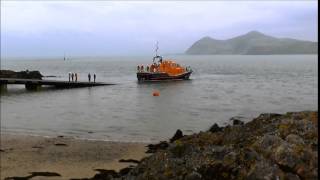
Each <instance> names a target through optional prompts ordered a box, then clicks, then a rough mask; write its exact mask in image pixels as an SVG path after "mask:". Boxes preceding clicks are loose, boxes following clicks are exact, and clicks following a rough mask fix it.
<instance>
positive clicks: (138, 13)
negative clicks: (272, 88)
mask: <svg viewBox="0 0 320 180" xmlns="http://www.w3.org/2000/svg"><path fill="white" fill-rule="evenodd" d="M317 12H318V6H317V1H281V2H278V1H200V2H197V1H191V2H190V1H173V2H169V1H153V2H151V1H138V2H132V1H120V2H116V1H92V2H89V1H76V2H73V1H49V2H43V1H28V2H22V1H13V2H10V1H1V56H61V55H63V53H64V52H66V53H67V54H69V55H74V56H84V55H91V56H104V55H149V54H150V55H151V54H153V53H154V46H155V42H156V41H159V45H160V49H159V50H160V53H183V52H184V51H185V50H186V49H187V48H188V47H189V46H190V45H192V43H193V42H195V41H196V40H198V39H200V38H202V37H204V36H211V37H213V38H216V39H228V38H232V37H234V36H237V35H241V34H244V33H247V32H248V31H251V30H258V31H260V32H262V33H265V34H269V35H272V36H276V37H291V38H297V39H303V40H311V41H317V39H318V33H317V31H318V29H317V26H318V24H317Z"/></svg>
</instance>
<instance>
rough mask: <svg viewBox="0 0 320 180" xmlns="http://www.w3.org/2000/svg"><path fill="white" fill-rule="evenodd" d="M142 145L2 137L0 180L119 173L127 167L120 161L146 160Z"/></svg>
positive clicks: (83, 176) (79, 176)
mask: <svg viewBox="0 0 320 180" xmlns="http://www.w3.org/2000/svg"><path fill="white" fill-rule="evenodd" d="M145 146H146V144H144V143H126V142H109V141H93V140H78V139H73V138H69V137H56V138H46V137H40V136H27V135H11V134H1V148H0V149H1V152H0V153H1V175H0V176H1V179H4V178H6V177H12V176H18V177H22V176H28V175H30V173H29V172H55V173H58V174H60V175H61V177H34V178H32V180H34V179H57V180H60V179H70V178H88V177H92V176H94V175H95V174H96V171H94V169H113V170H119V169H121V168H124V167H127V166H128V165H130V163H119V162H118V161H119V160H120V159H136V160H140V159H141V158H143V157H145V156H147V155H146V154H145V153H144V152H145V150H146V148H145Z"/></svg>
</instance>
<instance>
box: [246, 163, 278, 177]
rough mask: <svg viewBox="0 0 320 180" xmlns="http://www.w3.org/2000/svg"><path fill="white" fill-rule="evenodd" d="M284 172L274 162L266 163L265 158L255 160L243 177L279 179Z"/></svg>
mask: <svg viewBox="0 0 320 180" xmlns="http://www.w3.org/2000/svg"><path fill="white" fill-rule="evenodd" d="M283 176H284V173H283V172H282V171H281V170H280V169H279V167H278V166H277V165H275V164H271V163H268V162H267V161H266V160H263V161H257V163H256V164H255V165H253V167H252V168H251V169H250V171H249V172H248V175H247V177H246V178H245V179H250V180H251V179H252V180H265V179H270V180H271V179H281V178H280V177H283Z"/></svg>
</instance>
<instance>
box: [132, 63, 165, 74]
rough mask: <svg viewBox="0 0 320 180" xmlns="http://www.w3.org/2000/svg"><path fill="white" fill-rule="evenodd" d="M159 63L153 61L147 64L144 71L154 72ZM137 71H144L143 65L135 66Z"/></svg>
mask: <svg viewBox="0 0 320 180" xmlns="http://www.w3.org/2000/svg"><path fill="white" fill-rule="evenodd" d="M159 66H160V64H157V63H153V64H151V66H149V65H147V67H146V72H156V71H157V70H158V68H159ZM137 71H138V72H144V67H143V64H142V65H141V66H139V65H138V66H137Z"/></svg>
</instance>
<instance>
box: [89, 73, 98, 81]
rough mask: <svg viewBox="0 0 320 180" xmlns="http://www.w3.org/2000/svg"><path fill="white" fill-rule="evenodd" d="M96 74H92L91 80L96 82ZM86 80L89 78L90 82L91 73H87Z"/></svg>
mask: <svg viewBox="0 0 320 180" xmlns="http://www.w3.org/2000/svg"><path fill="white" fill-rule="evenodd" d="M96 77H97V76H96V74H93V82H96ZM88 80H89V82H91V74H90V73H89V74H88Z"/></svg>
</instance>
